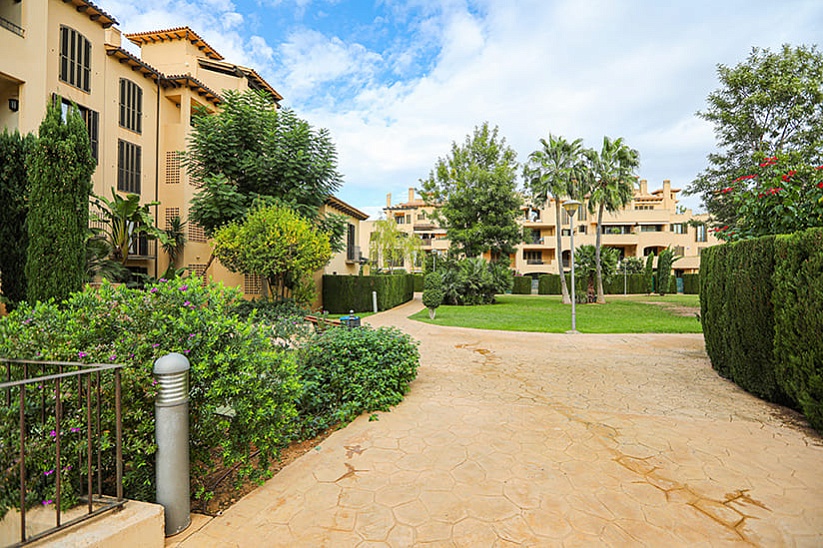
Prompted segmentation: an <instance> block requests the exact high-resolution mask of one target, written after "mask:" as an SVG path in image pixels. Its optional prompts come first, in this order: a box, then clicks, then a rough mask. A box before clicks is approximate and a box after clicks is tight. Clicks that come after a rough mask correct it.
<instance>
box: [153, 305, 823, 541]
mask: <svg viewBox="0 0 823 548" xmlns="http://www.w3.org/2000/svg"><path fill="white" fill-rule="evenodd" d="M419 308H421V305H420V302H419V299H418V300H415V301H414V302H413V303H409V304H407V305H405V306H403V307H400V308H398V309H395V310H392V311H389V312H385V313H382V314H378V315H375V316H373V317H370V318H368V319H369V320H370V321H369V323H371V324H374V325H396V326H398V327H400V328H401V329H403V330H404V331H406V332H408V333H410V334H411V335H413V336H414V337H416V338H417V339H419V340H420V341H421V347H420V351H421V357H422V365H421V368H420V370H419V376H418V378H417V380H416V381H415V382H414V383H413V384H412V389H411V392H410V394H409V395H408V396H407V398H406V400H405V401H404V402H403V403H402V404H400V405H399V406H397V407H396V408H395V409H393V410H392V411H391V412H390V413H381V414H380V420H379V421H374V422H369V421H368V417H367V416H362V417H360V418H359V419H358V420H356V421H355V422H354V423H352V424H351V425H349V426H347V427H346V428H345V429H343V430H340V431H338V432H336V433H334V434H333V435H332V436H331V437H329V438H328V439H327V440H325V441H324V442H323V443H322V445H321V446H319V447H317V448H316V450H314V451H311V452H310V453H308V454H306V455H304V456H303V457H301V458H300V459H298V460H297V461H295V462H294V463H292V464H291V465H289V466H288V467H286V468H285V469H284V470H283V471H282V472H280V474H278V475H277V476H276V477H275V478H273V479H272V480H271V481H269V482H268V483H266V485H264V486H263V487H261V488H259V489H258V490H256V491H255V492H253V493H251V494H250V495H248V496H247V497H245V498H243V499H242V500H240V501H239V502H238V503H237V504H235V505H234V506H232V507H231V508H230V509H229V510H227V511H226V512H225V513H224V514H223V515H222V516H220V517H218V518H215V519H212V520H208V519H207V518H204V517H202V516H200V517H199V518H198V519H197V520H195V523H194V524H193V525H192V527H190V529H189V531H187V532H186V533H184V534H182V535H179V536H178V538H173V539H169V542H167V545H171V546H178V545H179V546H182V547H185V548H189V547H197V546H254V547H261V548H262V547H268V546H343V547H347V546H411V545H421V546H428V545H431V546H472V547H484V546H516V545H525V546H594V545H598V546H600V545H603V546H628V545H649V546H661V545H668V546H695V545H698V546H726V545H741V546H742V545H747V546H751V545H755V546H821V545H823V440H821V438H820V437H818V436H816V435H814V434H812V433H809V432H808V431H806V430H804V428H803V426H802V421H798V420H797V419H796V418H795V417H794V416H793V415H792V414H790V413H787V412H785V411H784V410H781V409H779V408H777V407H774V406H770V405H769V404H766V403H763V402H761V401H759V400H757V399H756V398H754V397H752V396H750V395H748V394H746V393H745V392H743V391H742V390H740V389H738V388H737V387H735V386H734V385H733V384H731V383H729V382H727V381H725V380H723V379H720V378H719V377H717V375H716V374H715V373H714V372H713V370H712V369H711V367H710V365H709V362H708V359H707V358H706V355H705V352H704V349H703V339H702V336H700V335H552V334H531V333H505V332H493V331H480V330H470V329H458V328H445V327H433V326H429V325H425V324H421V323H417V322H412V321H409V320H407V319H406V316H408V315H410V314H411V313H413V312H414V311H416V310H418V309H419ZM185 534H189V536H187V537H184V535H185Z"/></svg>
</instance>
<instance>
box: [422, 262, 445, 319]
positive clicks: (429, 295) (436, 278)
mask: <svg viewBox="0 0 823 548" xmlns="http://www.w3.org/2000/svg"><path fill="white" fill-rule="evenodd" d="M441 304H443V278H442V277H441V276H440V273H439V272H429V273H428V274H426V284H425V289H424V290H423V306H425V307H426V308H428V309H429V317H430V318H431V319H434V314H435V312H434V311H435V310H436V309H437V307H439V306H440V305H441Z"/></svg>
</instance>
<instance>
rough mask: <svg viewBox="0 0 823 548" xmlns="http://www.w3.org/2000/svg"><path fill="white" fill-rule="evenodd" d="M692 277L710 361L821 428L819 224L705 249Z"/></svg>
mask: <svg viewBox="0 0 823 548" xmlns="http://www.w3.org/2000/svg"><path fill="white" fill-rule="evenodd" d="M699 280H700V310H701V321H702V323H703V334H704V339H705V341H706V351H707V353H708V354H709V357H710V359H711V362H712V367H714V368H715V369H716V370H717V371H718V373H719V374H721V375H723V376H724V377H728V378H730V379H732V380H733V381H734V382H736V383H737V384H739V385H740V386H741V387H742V388H744V389H746V390H747V391H749V392H752V393H753V394H756V395H758V396H761V397H763V398H764V399H768V400H770V401H774V402H777V403H782V404H786V405H791V406H793V407H796V408H798V409H800V410H801V411H802V412H803V414H804V415H805V416H806V418H807V419H808V421H809V423H810V424H811V425H812V426H813V427H814V428H816V429H817V430H818V431H821V432H823V338H821V337H820V333H823V229H821V228H813V229H809V230H806V231H803V232H798V233H796V234H790V235H781V236H765V237H762V238H758V239H756V240H747V241H743V242H737V243H734V244H725V245H722V246H714V247H712V248H708V249H706V250H704V252H703V255H702V258H701V261H700V277H699Z"/></svg>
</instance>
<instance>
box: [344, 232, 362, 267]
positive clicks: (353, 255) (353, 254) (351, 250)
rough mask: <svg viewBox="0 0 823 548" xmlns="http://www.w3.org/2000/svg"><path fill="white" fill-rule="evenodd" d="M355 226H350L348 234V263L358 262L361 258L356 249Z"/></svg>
mask: <svg viewBox="0 0 823 548" xmlns="http://www.w3.org/2000/svg"><path fill="white" fill-rule="evenodd" d="M354 231H355V229H354V225H353V224H351V223H349V225H348V232H347V234H346V260H347V261H356V260H358V259H359V258H360V257H357V249H356V247H355V245H354V244H355V239H354V235H355V234H354Z"/></svg>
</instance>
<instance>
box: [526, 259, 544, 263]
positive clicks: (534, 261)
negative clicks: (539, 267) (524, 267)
mask: <svg viewBox="0 0 823 548" xmlns="http://www.w3.org/2000/svg"><path fill="white" fill-rule="evenodd" d="M526 264H543V259H526Z"/></svg>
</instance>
